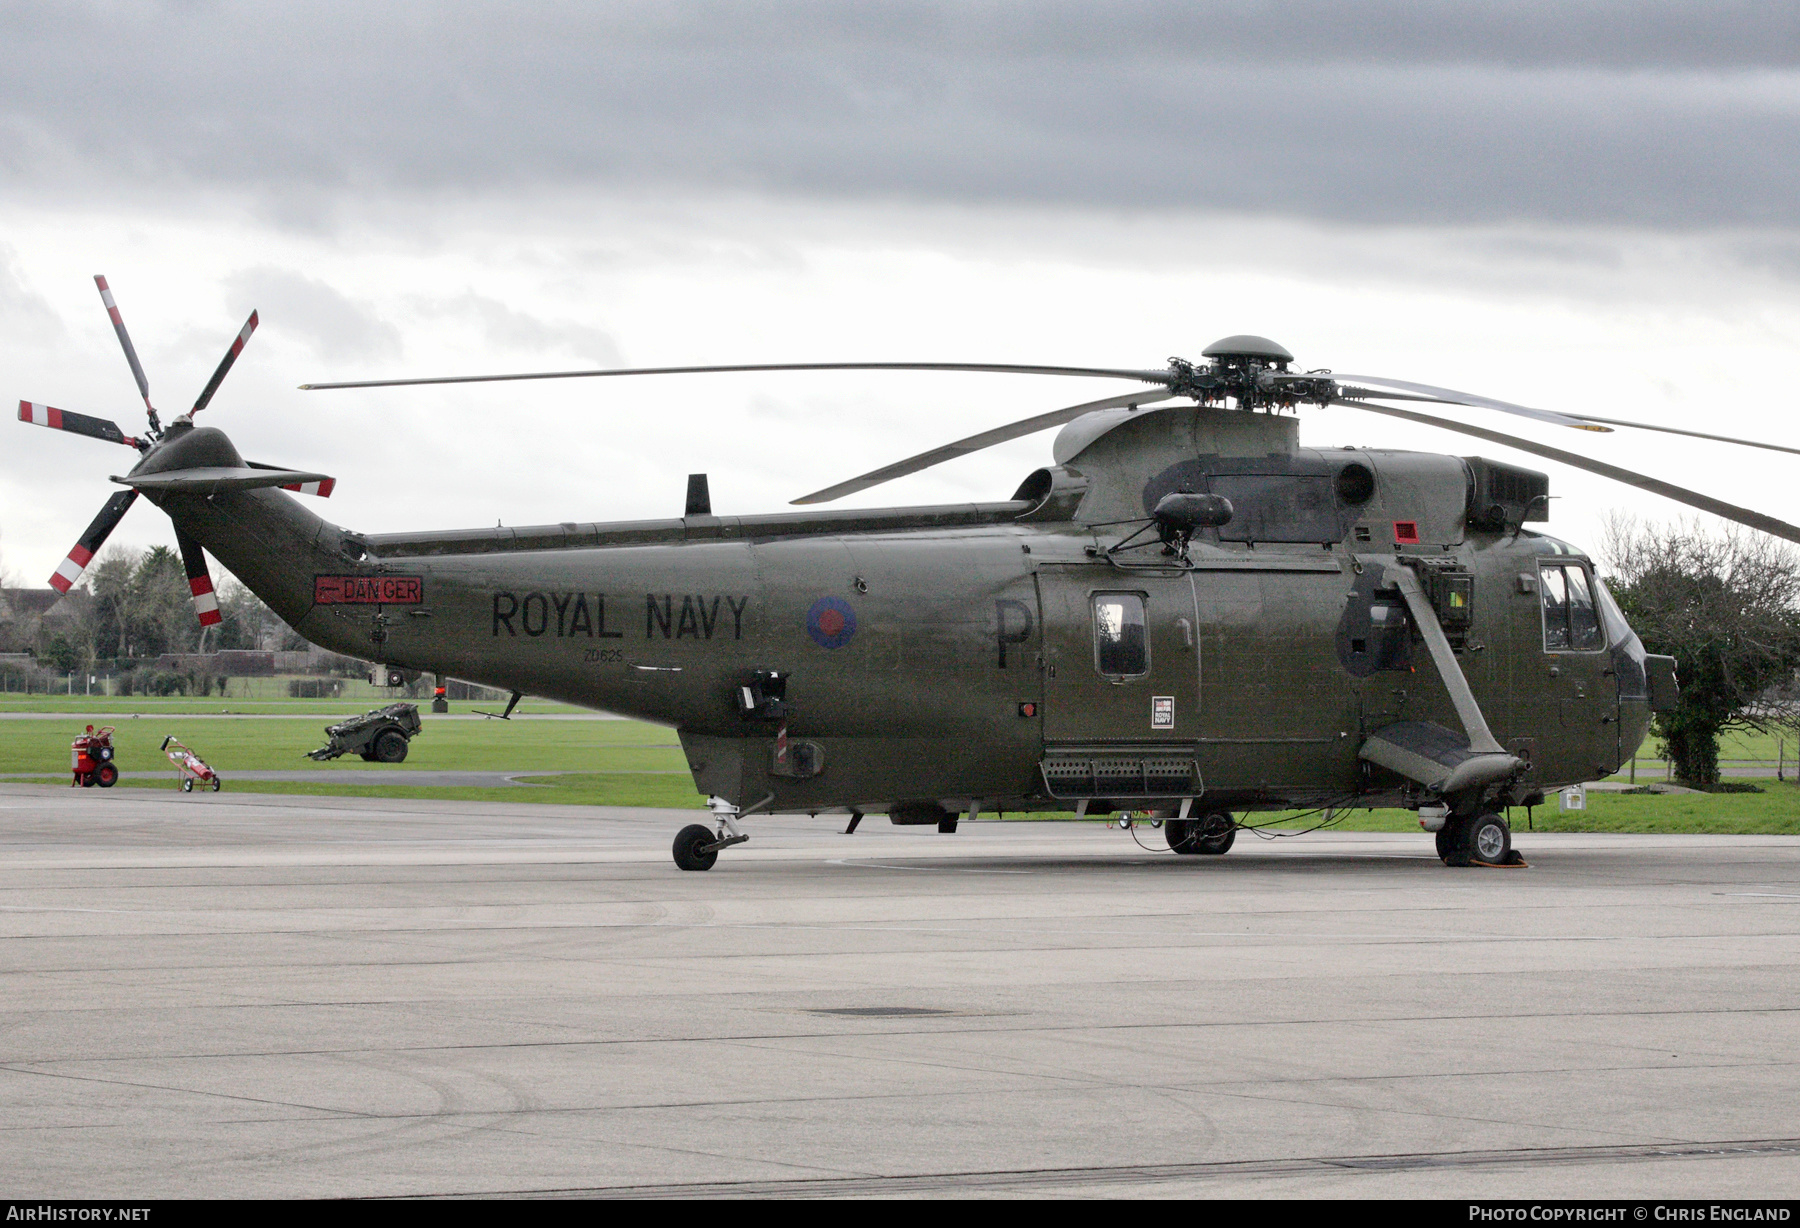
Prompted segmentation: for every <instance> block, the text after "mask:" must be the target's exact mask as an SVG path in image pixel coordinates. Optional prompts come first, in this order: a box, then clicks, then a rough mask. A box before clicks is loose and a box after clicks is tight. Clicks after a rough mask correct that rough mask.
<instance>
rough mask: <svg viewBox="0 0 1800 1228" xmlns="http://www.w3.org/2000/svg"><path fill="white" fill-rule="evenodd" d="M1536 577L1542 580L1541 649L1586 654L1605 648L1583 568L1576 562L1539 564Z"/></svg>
mask: <svg viewBox="0 0 1800 1228" xmlns="http://www.w3.org/2000/svg"><path fill="white" fill-rule="evenodd" d="M1538 575H1539V577H1540V578H1541V580H1542V583H1541V584H1540V585H1539V588H1540V591H1541V592H1542V594H1543V609H1544V650H1545V651H1546V652H1588V651H1591V650H1593V649H1595V648H1604V647H1606V635H1605V633H1604V632H1602V631H1601V629H1600V612H1599V610H1598V609H1597V608H1596V607H1595V605H1594V588H1593V583H1592V581H1590V580H1589V579H1588V573H1587V568H1585V567H1583V566H1582V565H1581V564H1580V563H1541V564H1539V566H1538Z"/></svg>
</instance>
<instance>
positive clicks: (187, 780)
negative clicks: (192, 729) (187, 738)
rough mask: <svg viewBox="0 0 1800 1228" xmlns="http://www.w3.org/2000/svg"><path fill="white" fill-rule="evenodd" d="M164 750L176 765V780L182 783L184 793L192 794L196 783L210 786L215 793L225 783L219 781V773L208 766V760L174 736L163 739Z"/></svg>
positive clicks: (170, 760)
mask: <svg viewBox="0 0 1800 1228" xmlns="http://www.w3.org/2000/svg"><path fill="white" fill-rule="evenodd" d="M162 749H163V754H165V755H167V756H168V757H169V762H170V763H173V764H174V765H175V779H176V780H178V781H180V782H181V791H182V792H183V793H192V792H193V791H194V782H195V781H200V782H202V783H203V784H210V785H211V786H212V791H213V792H214V793H217V792H218V791H219V786H221V785H222V784H224V783H225V782H224V781H222V780H220V779H219V774H218V773H217V772H215V771H213V770H212V769H211V768H210V767H208V766H207V765H206V760H204V759H202V758H201V757H200V756H199V755H196V754H195V753H194V752H193V751H191V750H189V749H188V748H187V747H185V746H183V745H182V744H181V743H180V742H177V741H176V740H175V735H174V734H170V735H169V736H168V737H166V738H164V739H163V744H162Z"/></svg>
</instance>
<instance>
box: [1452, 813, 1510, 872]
mask: <svg viewBox="0 0 1800 1228" xmlns="http://www.w3.org/2000/svg"><path fill="white" fill-rule="evenodd" d="M1462 836H1463V838H1462V849H1461V852H1462V854H1463V856H1464V857H1465V858H1466V859H1467V861H1465V863H1464V864H1468V862H1475V861H1479V862H1481V863H1482V864H1483V865H1489V866H1503V865H1505V864H1506V862H1507V859H1508V857H1509V856H1510V855H1511V853H1512V828H1510V827H1508V826H1507V825H1506V820H1505V819H1503V818H1501V817H1500V816H1499V815H1497V814H1481V815H1476V816H1475V818H1474V819H1473V820H1471V821H1470V822H1469V823H1468V824H1467V825H1466V826H1465V827H1464V829H1463V833H1462Z"/></svg>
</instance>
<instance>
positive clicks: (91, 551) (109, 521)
mask: <svg viewBox="0 0 1800 1228" xmlns="http://www.w3.org/2000/svg"><path fill="white" fill-rule="evenodd" d="M137 497H138V492H137V491H135V490H121V491H120V492H119V493H118V494H116V495H114V496H113V497H112V498H110V499H108V500H107V501H106V506H105V507H103V508H101V509H100V514H99V515H98V516H96V517H94V522H93V523H92V524H90V525H88V527H87V532H85V533H83V534H82V535H81V540H80V541H78V542H76V543H75V548H74V549H73V550H70V551H69V554H68V557H67V558H65V559H63V561H62V564H61V566H59V567H58V568H57V569H56V573H55V574H54V575H52V576H51V577H50V587H51V588H53V589H55V590H56V591H57V592H58V593H66V592H68V591H69V590H70V589H71V588H73V587H74V586H75V582H76V581H77V580H79V579H81V573H82V572H84V571H86V570H87V565H88V564H89V563H90V562H92V561H93V558H94V556H95V555H96V554H99V553H100V547H101V546H104V545H105V544H106V539H107V538H108V537H109V536H110V535H111V534H112V531H113V530H114V529H116V528H118V526H119V521H121V520H123V519H124V518H125V513H126V512H127V511H129V510H131V505H132V504H133V503H135V502H137Z"/></svg>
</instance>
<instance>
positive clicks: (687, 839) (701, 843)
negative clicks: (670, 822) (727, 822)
mask: <svg viewBox="0 0 1800 1228" xmlns="http://www.w3.org/2000/svg"><path fill="white" fill-rule="evenodd" d="M717 840H718V837H717V836H715V835H714V834H713V829H712V828H710V827H704V826H702V825H701V824H699V823H689V824H688V825H687V826H686V827H684V828H682V829H681V830H680V831H678V832H676V833H675V864H676V865H678V866H680V867H681V868H682V869H684V870H710V869H712V868H713V862H715V861H717V860H718V859H719V850H718V849H715V848H709V847H707V846H708V845H711V844H713V843H714V842H715V841H717Z"/></svg>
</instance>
